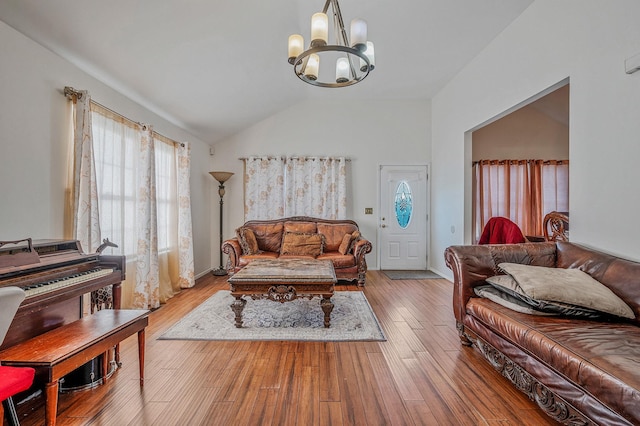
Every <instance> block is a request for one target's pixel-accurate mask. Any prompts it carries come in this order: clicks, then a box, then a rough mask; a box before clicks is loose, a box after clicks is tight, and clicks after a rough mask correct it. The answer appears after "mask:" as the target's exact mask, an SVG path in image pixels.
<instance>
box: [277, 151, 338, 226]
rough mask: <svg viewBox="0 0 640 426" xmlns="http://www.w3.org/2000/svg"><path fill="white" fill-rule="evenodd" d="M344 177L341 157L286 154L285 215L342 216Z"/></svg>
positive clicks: (332, 217) (335, 217) (331, 217)
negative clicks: (288, 156)
mask: <svg viewBox="0 0 640 426" xmlns="http://www.w3.org/2000/svg"><path fill="white" fill-rule="evenodd" d="M346 181H347V168H346V160H345V158H344V157H339V158H319V157H291V158H287V168H286V184H285V188H286V200H285V216H312V217H320V218H324V219H344V218H346V214H347V194H346V192H347V183H346Z"/></svg>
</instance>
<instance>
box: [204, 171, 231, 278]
mask: <svg viewBox="0 0 640 426" xmlns="http://www.w3.org/2000/svg"><path fill="white" fill-rule="evenodd" d="M209 174H210V175H211V176H213V178H214V179H215V180H217V181H218V182H219V183H220V185H218V194H219V195H220V245H219V246H218V249H219V250H220V267H219V268H218V269H214V270H212V271H211V273H212V274H213V275H220V276H222V275H227V270H226V269H225V268H224V266H223V265H222V242H223V239H222V205H223V204H224V202H223V201H222V197H224V183H225V182H226V181H227V180H228V179H229V178H230V177H231V176H233V173H231V172H209Z"/></svg>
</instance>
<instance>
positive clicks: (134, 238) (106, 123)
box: [73, 94, 195, 309]
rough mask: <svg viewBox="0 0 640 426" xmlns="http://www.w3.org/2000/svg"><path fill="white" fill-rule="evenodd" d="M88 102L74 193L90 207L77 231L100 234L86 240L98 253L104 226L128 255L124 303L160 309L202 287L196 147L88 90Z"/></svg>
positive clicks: (118, 251) (76, 140) (82, 211)
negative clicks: (197, 265)
mask: <svg viewBox="0 0 640 426" xmlns="http://www.w3.org/2000/svg"><path fill="white" fill-rule="evenodd" d="M80 97H82V98H85V95H84V94H83V95H82V96H78V98H80ZM85 99H86V102H87V103H86V110H85V109H82V108H81V107H80V106H79V107H78V108H76V109H77V110H78V111H77V113H76V114H77V116H78V117H79V118H78V119H76V120H75V121H76V127H78V125H79V124H82V127H78V128H79V130H75V133H74V148H75V158H74V160H75V161H76V164H78V165H79V166H78V167H76V175H75V176H76V178H77V180H74V189H73V192H74V193H76V194H79V195H78V199H79V200H80V202H79V203H77V204H76V205H78V206H80V207H83V206H84V207H85V208H84V209H79V215H78V217H79V218H80V220H76V223H77V229H76V232H77V234H78V236H79V237H80V236H81V235H83V234H84V235H87V236H92V234H95V237H93V239H94V240H95V242H93V243H91V242H88V243H85V242H84V241H83V240H81V241H82V242H83V248H85V251H88V250H91V251H95V248H97V246H98V245H99V243H100V238H101V236H100V230H102V233H103V234H104V236H105V237H108V238H109V239H110V240H111V241H113V242H114V243H116V244H117V245H118V248H116V249H110V248H109V249H107V253H111V254H121V255H126V258H127V278H126V280H125V282H124V283H123V293H122V306H123V307H127V308H143V309H153V308H157V307H158V306H160V303H163V302H164V301H166V300H167V299H168V298H170V297H171V296H173V294H175V293H177V292H179V291H180V288H186V287H192V286H193V285H194V284H195V276H194V275H195V274H194V265H193V237H192V229H191V200H190V188H189V178H190V147H189V145H188V144H177V143H175V142H174V141H172V140H170V139H168V138H165V137H163V136H161V135H159V134H157V133H154V132H153V130H152V128H151V126H147V125H143V124H139V123H135V122H133V121H131V120H129V119H126V118H124V117H122V116H120V115H118V114H116V113H113V112H112V111H110V110H108V109H106V108H104V107H102V106H100V105H98V104H96V103H91V102H90V100H89V96H88V94H87V95H86V98H85ZM81 106H82V105H81ZM89 106H90V108H89ZM83 111H84V115H83V113H82V112H83ZM92 123H93V124H92ZM80 131H82V132H84V137H83V138H79V137H78V135H79V132H80ZM87 135H88V136H87ZM89 160H94V161H89ZM85 163H86V164H85ZM94 163H95V164H94ZM78 170H82V172H81V173H78ZM85 194H89V195H92V197H93V199H92V197H87V196H86V195H85ZM83 200H91V202H89V201H83ZM98 201H99V203H98ZM90 206H92V207H95V211H94V210H91V209H89V207H90ZM98 206H99V211H100V215H99V216H98ZM89 218H91V220H88V219H89ZM96 229H97V232H94V231H93V230H96ZM89 241H90V240H89ZM92 244H93V245H92ZM87 248H88V249H87Z"/></svg>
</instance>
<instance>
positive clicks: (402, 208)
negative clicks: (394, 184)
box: [395, 180, 413, 229]
mask: <svg viewBox="0 0 640 426" xmlns="http://www.w3.org/2000/svg"><path fill="white" fill-rule="evenodd" d="M395 211H396V220H397V221H398V225H400V228H402V229H405V228H406V227H407V226H409V221H411V213H412V212H413V197H412V196H411V188H410V187H409V183H408V182H407V181H405V180H403V181H401V182H400V183H399V184H398V188H397V189H396V197H395Z"/></svg>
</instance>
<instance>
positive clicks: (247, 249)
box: [236, 227, 262, 255]
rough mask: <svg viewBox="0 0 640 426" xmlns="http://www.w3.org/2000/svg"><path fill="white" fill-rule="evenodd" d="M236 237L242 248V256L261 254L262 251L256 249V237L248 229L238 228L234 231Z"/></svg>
mask: <svg viewBox="0 0 640 426" xmlns="http://www.w3.org/2000/svg"><path fill="white" fill-rule="evenodd" d="M236 236H237V237H238V242H239V243H240V247H242V254H246V255H252V254H259V253H262V250H260V249H259V248H258V240H257V239H256V235H255V234H254V233H253V231H252V230H251V229H250V228H245V227H240V228H238V229H236Z"/></svg>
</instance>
